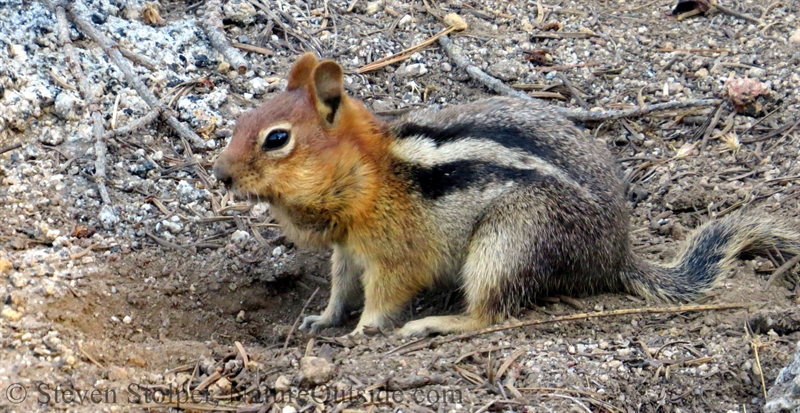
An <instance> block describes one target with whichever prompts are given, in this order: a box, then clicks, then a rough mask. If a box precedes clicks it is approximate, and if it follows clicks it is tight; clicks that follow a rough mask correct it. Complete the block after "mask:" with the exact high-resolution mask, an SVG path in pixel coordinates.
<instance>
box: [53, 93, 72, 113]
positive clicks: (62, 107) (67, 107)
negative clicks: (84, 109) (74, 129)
mask: <svg viewBox="0 0 800 413" xmlns="http://www.w3.org/2000/svg"><path fill="white" fill-rule="evenodd" d="M77 102H78V98H76V97H74V96H72V94H71V93H69V92H61V93H59V94H58V95H56V99H55V102H54V106H53V113H55V114H56V116H58V117H59V118H61V119H64V120H72V119H76V118H77V115H76V114H75V103H77Z"/></svg>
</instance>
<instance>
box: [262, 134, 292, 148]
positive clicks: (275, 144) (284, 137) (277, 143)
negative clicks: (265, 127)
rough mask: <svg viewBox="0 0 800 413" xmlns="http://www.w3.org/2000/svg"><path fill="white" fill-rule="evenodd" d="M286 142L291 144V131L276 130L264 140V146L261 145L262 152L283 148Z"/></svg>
mask: <svg viewBox="0 0 800 413" xmlns="http://www.w3.org/2000/svg"><path fill="white" fill-rule="evenodd" d="M286 142H289V131H287V130H283V129H276V130H273V131H270V132H269V134H268V135H267V137H266V139H264V144H263V145H261V150H262V151H264V152H266V151H272V150H275V149H278V148H281V147H283V145H286Z"/></svg>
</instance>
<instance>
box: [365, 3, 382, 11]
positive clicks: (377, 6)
mask: <svg viewBox="0 0 800 413" xmlns="http://www.w3.org/2000/svg"><path fill="white" fill-rule="evenodd" d="M381 3H383V2H381V1H371V2H369V3H367V10H366V11H367V14H375V13H377V12H378V10H380V8H381Z"/></svg>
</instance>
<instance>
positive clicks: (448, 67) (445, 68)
mask: <svg viewBox="0 0 800 413" xmlns="http://www.w3.org/2000/svg"><path fill="white" fill-rule="evenodd" d="M451 70H453V65H451V64H450V63H447V62H444V63H442V72H449V71H451Z"/></svg>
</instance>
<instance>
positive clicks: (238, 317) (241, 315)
mask: <svg viewBox="0 0 800 413" xmlns="http://www.w3.org/2000/svg"><path fill="white" fill-rule="evenodd" d="M246 320H247V319H246V318H245V312H244V310H241V311H239V313H238V314H236V322H237V323H239V324H241V323H244V322H245V321H246Z"/></svg>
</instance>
